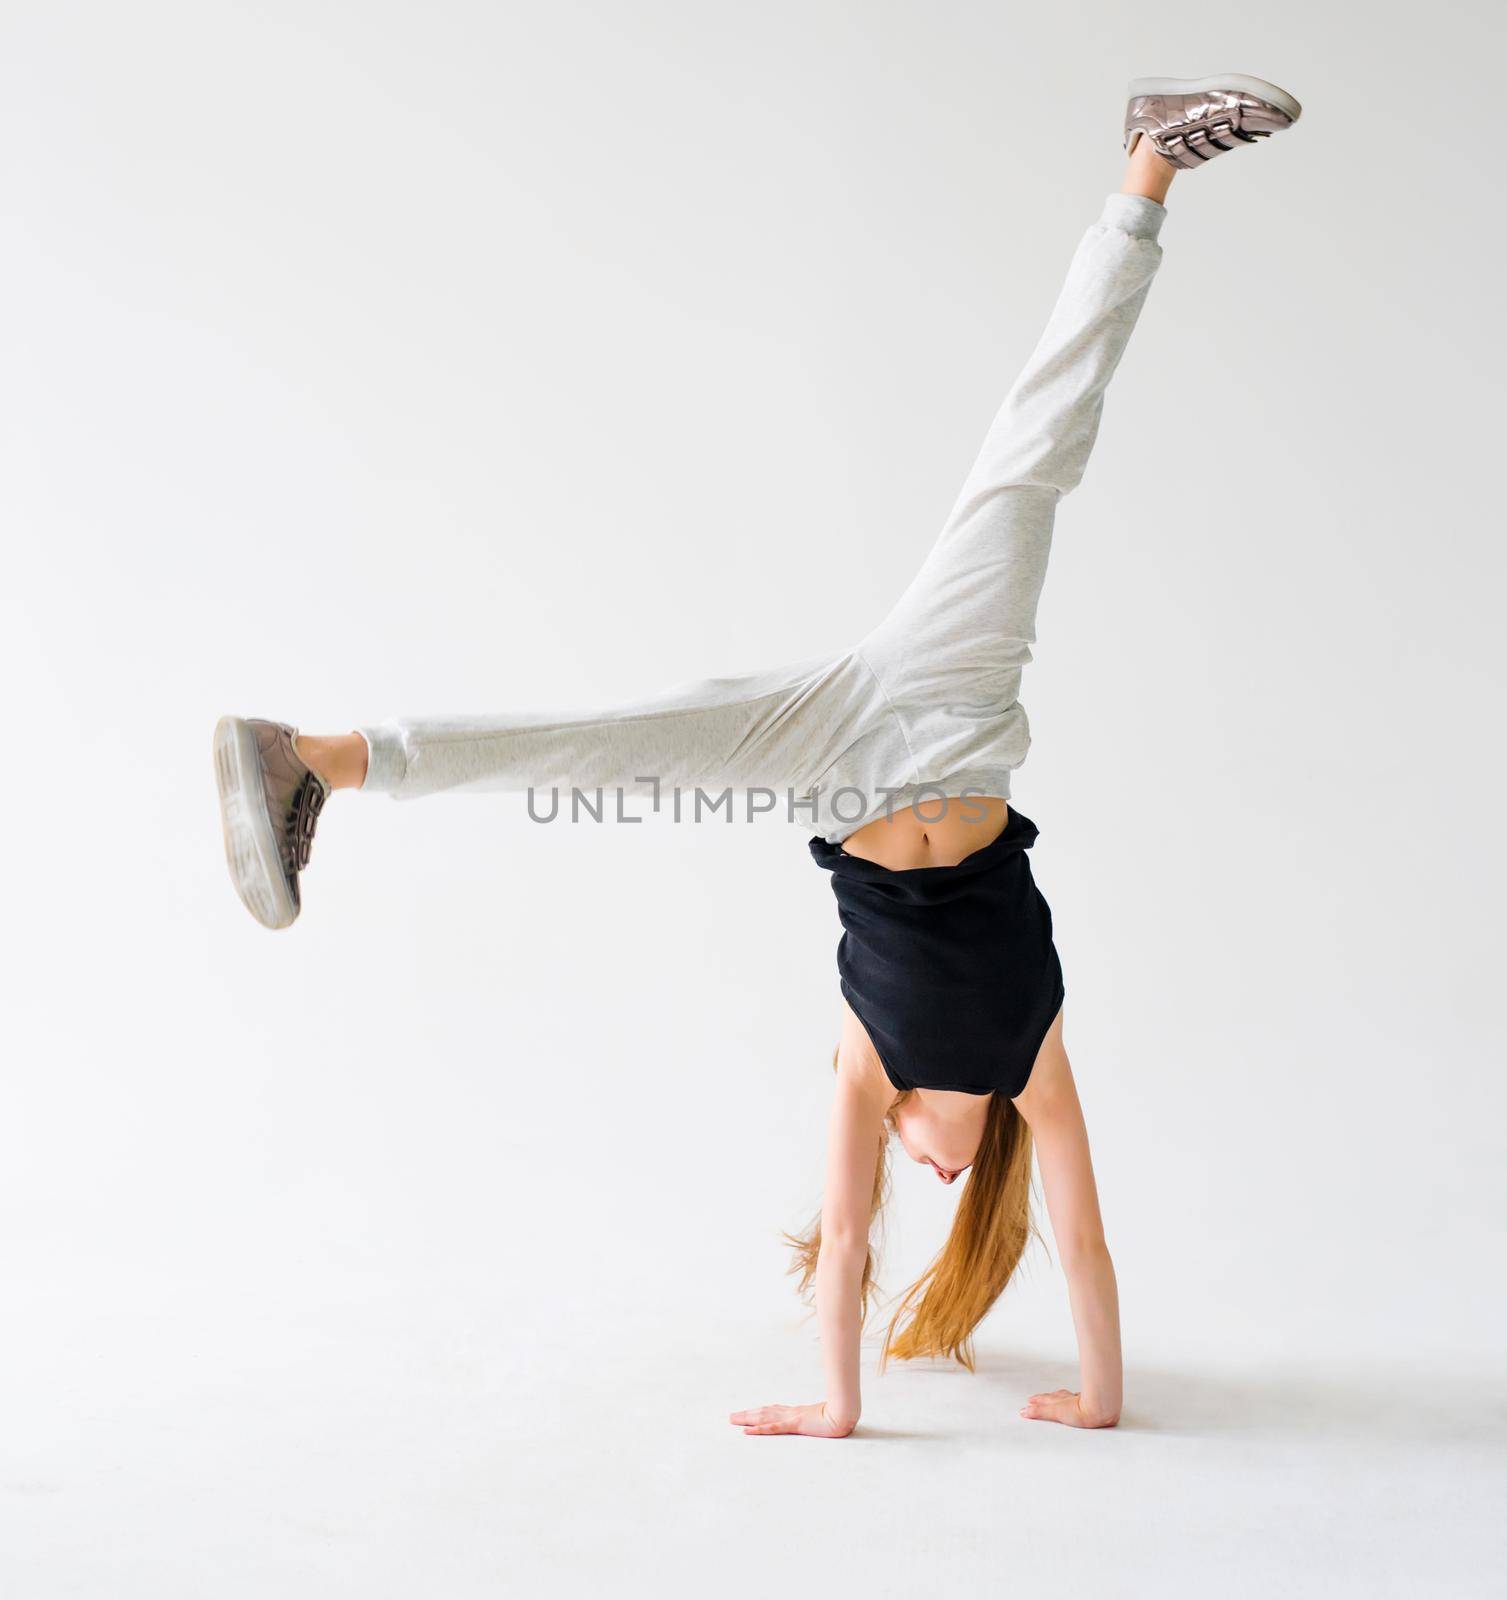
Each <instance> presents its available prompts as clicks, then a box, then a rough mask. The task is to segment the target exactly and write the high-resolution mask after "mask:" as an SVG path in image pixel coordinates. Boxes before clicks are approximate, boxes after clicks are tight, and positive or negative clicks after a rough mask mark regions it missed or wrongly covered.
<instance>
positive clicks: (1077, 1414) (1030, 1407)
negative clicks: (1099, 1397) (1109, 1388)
mask: <svg viewBox="0 0 1507 1600" xmlns="http://www.w3.org/2000/svg"><path fill="white" fill-rule="evenodd" d="M1020 1414H1021V1416H1023V1417H1024V1418H1025V1419H1026V1420H1027V1421H1028V1422H1060V1423H1062V1424H1063V1425H1064V1426H1065V1427H1069V1428H1112V1427H1114V1425H1115V1424H1116V1423H1117V1422H1118V1421H1119V1420H1120V1409H1119V1407H1118V1406H1116V1407H1115V1409H1114V1410H1113V1411H1110V1410H1107V1409H1105V1408H1103V1407H1095V1406H1086V1405H1084V1403H1083V1396H1082V1395H1081V1394H1074V1393H1073V1391H1072V1390H1071V1389H1053V1390H1052V1392H1051V1393H1050V1394H1033V1395H1032V1396H1031V1398H1030V1399H1029V1400H1027V1401H1026V1403H1025V1404H1024V1405H1023V1406H1022V1407H1021V1408H1020Z"/></svg>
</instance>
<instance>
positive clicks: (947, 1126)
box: [891, 1089, 990, 1183]
mask: <svg viewBox="0 0 1507 1600" xmlns="http://www.w3.org/2000/svg"><path fill="white" fill-rule="evenodd" d="M989 1099H990V1097H989V1096H988V1095H986V1094H962V1093H959V1092H958V1091H956V1090H952V1089H913V1090H911V1092H910V1093H909V1094H906V1095H904V1096H902V1097H901V1099H900V1101H899V1103H898V1104H897V1105H896V1106H895V1109H894V1111H893V1112H892V1113H891V1121H892V1122H893V1124H894V1127H895V1132H896V1134H897V1135H898V1136H899V1139H900V1144H901V1147H902V1148H903V1149H904V1151H905V1153H906V1155H908V1156H909V1157H910V1158H911V1160H912V1161H918V1162H920V1163H921V1164H922V1165H923V1166H929V1167H930V1168H931V1169H932V1171H933V1172H935V1173H936V1175H937V1177H938V1178H940V1179H941V1181H942V1182H943V1183H955V1182H956V1181H957V1180H958V1178H959V1177H960V1176H961V1175H962V1174H963V1173H964V1172H966V1171H967V1170H968V1168H969V1167H970V1166H971V1165H972V1164H973V1158H974V1156H975V1155H977V1154H978V1147H979V1140H980V1138H981V1137H982V1136H983V1132H984V1120H985V1118H986V1117H987V1115H988V1112H989Z"/></svg>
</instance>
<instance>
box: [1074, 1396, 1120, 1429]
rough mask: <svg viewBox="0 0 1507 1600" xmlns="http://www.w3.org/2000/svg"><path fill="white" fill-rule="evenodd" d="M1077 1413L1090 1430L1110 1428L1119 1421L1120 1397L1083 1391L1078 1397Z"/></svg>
mask: <svg viewBox="0 0 1507 1600" xmlns="http://www.w3.org/2000/svg"><path fill="white" fill-rule="evenodd" d="M1078 1413H1079V1415H1080V1416H1081V1417H1082V1418H1083V1420H1084V1422H1085V1423H1087V1424H1088V1426H1089V1427H1091V1428H1112V1427H1114V1425H1115V1424H1116V1423H1117V1422H1118V1421H1119V1420H1120V1396H1119V1395H1108V1394H1094V1393H1092V1392H1091V1391H1090V1390H1088V1389H1085V1390H1084V1391H1083V1392H1082V1393H1081V1394H1080V1395H1079V1396H1078Z"/></svg>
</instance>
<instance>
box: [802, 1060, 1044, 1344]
mask: <svg viewBox="0 0 1507 1600" xmlns="http://www.w3.org/2000/svg"><path fill="white" fill-rule="evenodd" d="M836 1064H837V1063H836V1058H835V1057H834V1058H833V1066H834V1067H835V1066H836ZM910 1092H911V1091H909V1090H907V1091H905V1093H903V1094H902V1095H901V1096H900V1098H899V1099H898V1100H897V1101H896V1102H895V1105H894V1106H892V1107H891V1108H890V1111H889V1113H888V1114H887V1115H886V1117H885V1124H886V1126H885V1132H884V1134H883V1135H881V1145H880V1149H879V1151H878V1158H877V1160H876V1161H875V1163H874V1193H873V1198H872V1201H871V1204H870V1209H869V1228H870V1244H869V1249H868V1253H867V1255H866V1256H865V1258H864V1263H863V1278H862V1281H861V1283H860V1285H859V1298H860V1305H861V1315H862V1316H863V1318H864V1320H865V1321H867V1320H868V1314H869V1305H870V1302H871V1301H872V1299H873V1297H874V1295H875V1293H876V1291H877V1287H878V1285H877V1279H876V1276H875V1274H876V1270H877V1259H876V1255H875V1250H874V1244H873V1231H874V1227H875V1224H876V1223H879V1224H881V1225H882V1214H883V1211H884V1205H885V1202H886V1201H887V1200H888V1199H889V1194H890V1170H889V1166H890V1163H889V1135H890V1134H891V1133H892V1132H894V1130H895V1122H894V1116H895V1109H896V1107H898V1106H899V1105H901V1104H902V1103H903V1102H904V1100H905V1097H906V1094H909V1093H910ZM1033 1232H1034V1228H1033V1225H1032V1221H1031V1130H1030V1129H1029V1128H1028V1127H1027V1126H1026V1123H1025V1119H1024V1118H1023V1117H1022V1116H1021V1114H1020V1113H1019V1112H1018V1111H1017V1110H1016V1109H1015V1106H1014V1104H1013V1103H1012V1102H1011V1101H1010V1100H1008V1099H1007V1098H1006V1097H1005V1096H1004V1095H1002V1094H992V1095H990V1097H989V1109H988V1112H987V1113H986V1114H985V1119H984V1132H983V1136H982V1137H981V1138H980V1140H979V1147H978V1154H977V1155H975V1156H974V1158H973V1164H972V1166H971V1167H970V1168H969V1169H968V1176H967V1179H966V1182H965V1187H964V1189H963V1192H962V1195H961V1196H960V1197H959V1199H958V1208H957V1212H956V1213H955V1215H954V1216H953V1219H952V1228H951V1230H950V1231H949V1233H948V1235H947V1241H946V1243H945V1244H944V1245H943V1246H942V1248H941V1250H939V1251H938V1252H937V1255H936V1256H935V1258H934V1259H933V1260H932V1263H931V1265H930V1266H929V1267H927V1269H926V1271H925V1272H923V1273H922V1274H921V1276H920V1277H919V1278H918V1279H917V1280H916V1281H915V1282H914V1283H913V1284H912V1285H911V1286H910V1288H909V1289H907V1290H906V1291H905V1293H904V1294H903V1295H901V1297H900V1300H899V1303H898V1304H897V1306H896V1307H895V1311H894V1313H893V1315H892V1316H891V1317H890V1321H889V1326H888V1328H887V1329H886V1330H885V1335H884V1344H883V1346H882V1347H881V1349H880V1353H879V1367H880V1370H881V1371H883V1370H884V1366H885V1363H886V1362H888V1361H889V1359H890V1358H891V1357H892V1356H893V1357H894V1358H895V1359H896V1360H897V1361H913V1360H914V1359H915V1358H916V1357H917V1356H947V1357H950V1358H951V1359H952V1360H954V1361H956V1362H958V1363H959V1364H960V1365H962V1366H964V1367H966V1368H967V1369H968V1370H969V1371H970V1372H972V1371H973V1330H974V1329H975V1328H976V1327H977V1326H978V1325H979V1323H980V1322H982V1321H983V1320H984V1316H985V1314H986V1313H987V1312H988V1310H989V1308H990V1307H991V1306H992V1305H993V1304H994V1302H995V1301H996V1300H998V1299H999V1297H1000V1295H1001V1294H1002V1293H1003V1292H1004V1288H1005V1285H1006V1284H1007V1283H1008V1282H1009V1281H1010V1279H1011V1277H1012V1276H1013V1275H1014V1272H1015V1269H1016V1267H1017V1266H1019V1265H1020V1258H1021V1256H1022V1255H1024V1254H1025V1249H1026V1245H1027V1244H1029V1243H1030V1239H1031V1235H1032V1233H1033ZM784 1237H785V1242H786V1243H787V1244H788V1245H789V1246H790V1247H791V1249H792V1250H793V1251H794V1252H795V1259H794V1260H793V1261H792V1262H791V1264H790V1268H789V1270H790V1271H791V1272H792V1273H793V1274H795V1275H796V1280H797V1282H796V1287H797V1290H798V1292H799V1293H800V1295H801V1297H802V1298H803V1299H807V1300H809V1299H810V1297H811V1293H812V1289H813V1287H814V1284H815V1281H816V1263H817V1258H818V1256H819V1255H820V1254H821V1244H822V1219H821V1213H820V1212H818V1213H817V1215H816V1216H815V1218H814V1219H813V1220H812V1223H811V1226H810V1227H809V1228H807V1230H806V1231H805V1232H804V1233H801V1234H794V1233H787V1234H785V1236H784ZM902 1324H903V1326H902Z"/></svg>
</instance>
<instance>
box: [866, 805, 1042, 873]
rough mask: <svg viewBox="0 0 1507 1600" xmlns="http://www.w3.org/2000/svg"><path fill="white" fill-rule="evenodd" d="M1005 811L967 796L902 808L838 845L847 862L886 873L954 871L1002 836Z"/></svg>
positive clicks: (870, 824) (998, 806)
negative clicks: (857, 860) (854, 861)
mask: <svg viewBox="0 0 1507 1600" xmlns="http://www.w3.org/2000/svg"><path fill="white" fill-rule="evenodd" d="M1009 820H1010V807H1009V806H1008V805H1007V804H1006V803H1005V801H1003V800H998V799H994V798H981V797H979V796H974V795H970V796H969V797H968V798H967V799H953V800H948V801H947V802H946V803H945V804H944V803H943V801H942V800H941V799H940V798H938V799H935V800H923V801H922V802H921V804H920V805H919V806H907V807H906V808H905V810H904V811H897V812H896V813H895V814H894V816H892V817H876V818H875V819H874V821H873V822H866V823H865V824H864V825H863V827H861V828H859V829H858V830H857V832H856V833H851V834H849V835H848V837H847V838H846V839H844V840H843V842H842V848H843V849H844V851H846V852H847V854H848V855H850V856H860V857H862V859H863V860H865V861H875V862H877V863H878V864H879V865H880V866H881V867H888V868H889V869H890V871H891V872H909V871H911V870H912V869H913V868H915V867H955V866H957V864H958V862H960V861H961V860H963V859H964V857H966V856H971V855H972V854H973V852H974V851H975V850H982V849H983V848H984V846H985V845H986V844H993V843H994V841H995V840H996V839H997V838H999V836H1000V834H1002V833H1003V832H1004V831H1005V824H1006V823H1007V822H1008V821H1009Z"/></svg>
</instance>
